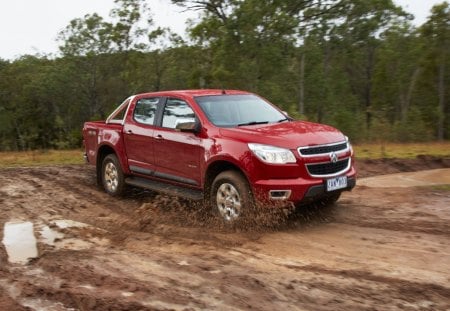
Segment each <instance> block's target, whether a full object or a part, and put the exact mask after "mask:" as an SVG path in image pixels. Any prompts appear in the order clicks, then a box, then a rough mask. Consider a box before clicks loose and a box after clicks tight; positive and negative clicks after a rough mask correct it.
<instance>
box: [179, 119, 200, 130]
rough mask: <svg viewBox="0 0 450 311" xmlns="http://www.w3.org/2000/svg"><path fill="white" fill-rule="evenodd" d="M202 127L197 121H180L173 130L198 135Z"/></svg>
mask: <svg viewBox="0 0 450 311" xmlns="http://www.w3.org/2000/svg"><path fill="white" fill-rule="evenodd" d="M201 128H202V126H201V124H200V122H198V120H195V121H180V122H177V125H176V126H175V129H177V130H179V131H180V132H190V133H199V132H200V130H201Z"/></svg>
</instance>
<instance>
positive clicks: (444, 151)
mask: <svg viewBox="0 0 450 311" xmlns="http://www.w3.org/2000/svg"><path fill="white" fill-rule="evenodd" d="M353 148H354V150H355V155H356V158H359V159H381V158H400V159H413V158H415V157H417V156H418V155H430V156H436V157H450V142H449V141H447V142H432V143H408V144H399V143H378V144H358V145H354V146H353Z"/></svg>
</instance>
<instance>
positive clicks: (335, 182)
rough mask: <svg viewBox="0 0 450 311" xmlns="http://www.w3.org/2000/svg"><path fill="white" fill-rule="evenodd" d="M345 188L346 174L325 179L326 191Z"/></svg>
mask: <svg viewBox="0 0 450 311" xmlns="http://www.w3.org/2000/svg"><path fill="white" fill-rule="evenodd" d="M344 188H347V176H340V177H336V178H331V179H327V191H334V190H338V189H344Z"/></svg>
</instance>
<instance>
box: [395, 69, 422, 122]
mask: <svg viewBox="0 0 450 311" xmlns="http://www.w3.org/2000/svg"><path fill="white" fill-rule="evenodd" d="M419 74H420V68H419V67H418V68H416V70H414V73H413V75H412V77H411V81H410V82H409V87H408V93H407V94H406V99H405V102H404V105H402V107H401V112H400V115H401V120H402V121H405V120H406V117H407V115H408V111H409V107H410V106H411V98H412V93H413V92H414V88H415V86H416V82H417V78H418V77H419Z"/></svg>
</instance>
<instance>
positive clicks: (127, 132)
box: [125, 130, 133, 134]
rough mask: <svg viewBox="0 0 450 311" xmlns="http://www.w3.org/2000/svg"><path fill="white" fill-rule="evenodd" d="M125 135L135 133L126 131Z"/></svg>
mask: <svg viewBox="0 0 450 311" xmlns="http://www.w3.org/2000/svg"><path fill="white" fill-rule="evenodd" d="M125 134H133V131H132V130H126V131H125Z"/></svg>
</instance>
